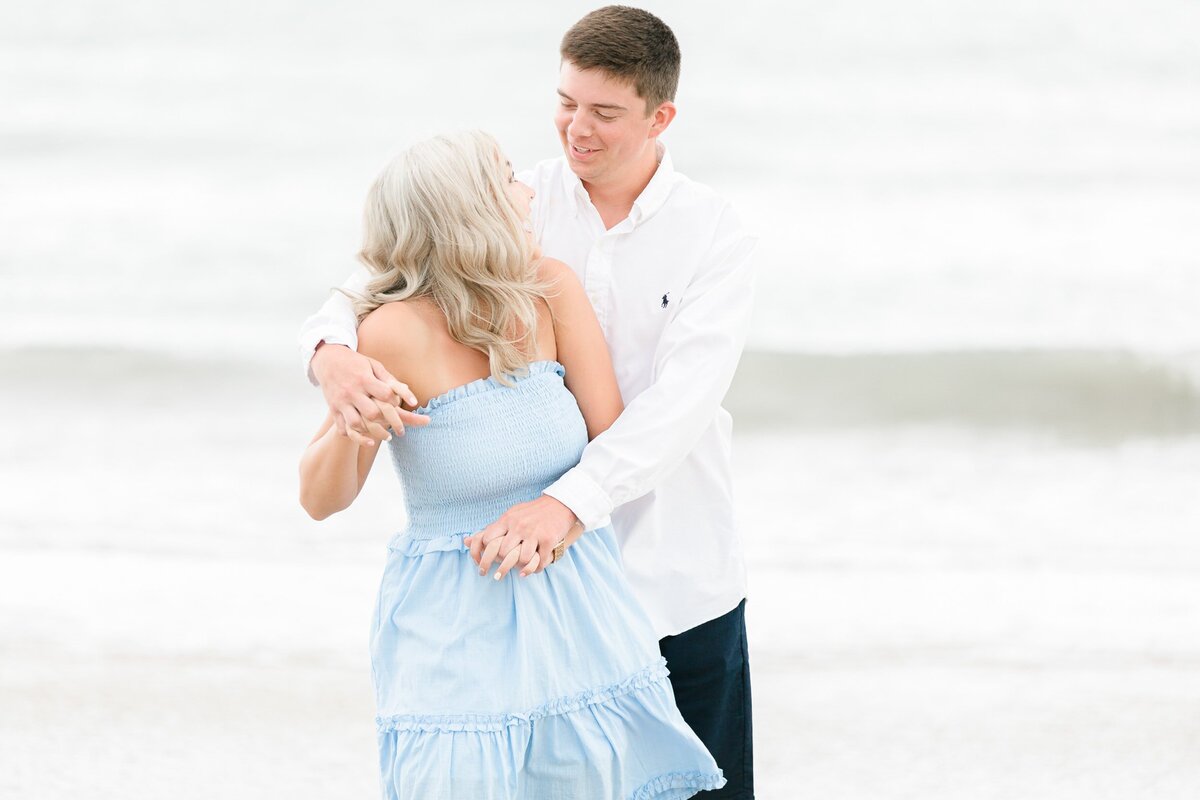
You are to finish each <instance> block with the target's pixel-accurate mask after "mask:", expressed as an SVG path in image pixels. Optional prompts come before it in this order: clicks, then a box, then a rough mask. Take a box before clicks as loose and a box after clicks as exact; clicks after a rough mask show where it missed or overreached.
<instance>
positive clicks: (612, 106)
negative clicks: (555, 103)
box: [558, 89, 629, 111]
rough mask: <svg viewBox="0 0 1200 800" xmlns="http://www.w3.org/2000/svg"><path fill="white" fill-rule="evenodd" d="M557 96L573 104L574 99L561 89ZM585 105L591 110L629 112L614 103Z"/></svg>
mask: <svg viewBox="0 0 1200 800" xmlns="http://www.w3.org/2000/svg"><path fill="white" fill-rule="evenodd" d="M558 96H559V97H561V98H562V99H564V100H570V101H571V102H572V103H574V102H575V98H574V97H571V95H569V94H567V93H566V92H564V91H563V90H562V89H559V90H558ZM587 105H589V106H591V107H592V108H607V109H611V110H613V111H628V110H629V109H628V108H626V107H625V106H619V105H617V104H616V103H588V104H587Z"/></svg>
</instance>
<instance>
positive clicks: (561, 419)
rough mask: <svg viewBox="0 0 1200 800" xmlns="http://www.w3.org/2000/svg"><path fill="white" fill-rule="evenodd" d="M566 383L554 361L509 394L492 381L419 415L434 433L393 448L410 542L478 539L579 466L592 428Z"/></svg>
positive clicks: (413, 432)
mask: <svg viewBox="0 0 1200 800" xmlns="http://www.w3.org/2000/svg"><path fill="white" fill-rule="evenodd" d="M564 375H565V369H564V368H563V365H562V364H560V363H559V362H557V361H553V360H543V361H534V362H532V363H531V364H529V367H528V372H527V373H525V374H519V375H515V376H510V378H509V380H510V381H512V385H511V386H505V385H504V384H502V383H500V382H499V381H498V380H497V379H495V378H493V377H490V376H489V377H487V378H481V379H479V380H476V381H472V382H470V383H468V384H466V385H464V386H458V387H456V388H454V389H451V390H449V391H448V392H445V393H443V394H441V395H438V396H437V397H435V398H433V399H432V400H430V401H429V402H428V403H427V404H426V405H424V406H422V407H421V408H419V409H417V413H419V414H427V415H428V416H429V418H430V421H429V424H428V425H425V426H422V427H417V426H406V427H405V433H404V435H403V436H393V437H392V439H391V441H390V442H389V446H390V451H391V456H392V464H393V466H394V467H395V469H396V472H397V474H398V475H399V477H400V480H401V482H402V483H403V484H404V495H405V498H404V501H405V507H406V509H407V511H408V527H407V529H405V531H404V538H406V539H407V540H409V541H410V542H414V543H416V542H426V541H430V540H433V539H437V538H441V537H447V536H453V535H455V534H461V533H464V532H465V533H472V532H474V531H477V530H479V529H480V528H482V527H483V526H485V525H487V524H488V523H490V522H493V521H495V519H496V518H497V517H499V516H500V515H501V514H503V513H504V512H505V511H507V510H508V509H509V508H510V507H511V506H513V505H515V504H517V503H521V502H524V501H526V500H531V499H533V498H535V497H537V496H538V495H539V494H541V491H542V489H544V488H546V487H547V486H549V485H550V484H551V483H553V482H554V481H555V480H557V479H558V478H559V477H560V476H561V475H562V474H563V473H564V472H566V471H567V470H569V469H570V468H571V467H573V466H574V465H575V464H577V463H579V456H580V454H581V453H582V452H583V448H584V447H585V446H586V445H587V441H588V439H587V426H586V424H585V423H584V420H583V415H582V414H581V413H580V411H579V406H578V404H577V403H576V402H575V397H574V395H572V394H571V392H570V391H569V390H568V389H567V388H566V386H565V384H564V383H563V377H564Z"/></svg>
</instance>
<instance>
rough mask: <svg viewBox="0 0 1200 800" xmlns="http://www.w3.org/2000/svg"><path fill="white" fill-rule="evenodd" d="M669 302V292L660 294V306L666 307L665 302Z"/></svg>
mask: <svg viewBox="0 0 1200 800" xmlns="http://www.w3.org/2000/svg"><path fill="white" fill-rule="evenodd" d="M669 302H671V293H670V292H667V293H666V294H664V295H663V296H662V308H666V307H667V303H669Z"/></svg>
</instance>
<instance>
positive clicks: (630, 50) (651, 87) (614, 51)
mask: <svg viewBox="0 0 1200 800" xmlns="http://www.w3.org/2000/svg"><path fill="white" fill-rule="evenodd" d="M559 53H560V54H561V55H562V57H563V60H564V61H570V62H571V63H572V64H574V65H575V66H576V67H577V68H579V69H581V70H589V69H598V70H601V71H603V72H606V73H608V74H609V75H611V76H612V77H614V78H618V79H620V80H623V81H625V82H627V83H630V84H632V85H633V89H634V91H635V92H637V94H638V97H640V98H642V99H643V100H645V101H646V112H647V113H650V112H652V111H654V109H656V108H658V107H659V105H660V104H661V103H663V102H665V101H667V100H674V99H675V89H676V87H678V85H679V42H677V41H676V40H675V34H674V33H672V32H671V29H670V28H668V27H667V24H666V23H665V22H663V21H662V20H661V19H659V18H658V17H656V16H654V15H653V14H651V13H650V12H649V11H643V10H642V9H640V8H630V7H629V6H605V7H604V8H598V9H596V10H595V11H593V12H591V13H590V14H588V15H587V16H585V17H584V18H583V19H581V20H579V22H576V23H575V24H574V25H572V26H571V29H570V30H569V31H567V32H566V34H565V35H564V36H563V39H562V44H561V45H560V46H559Z"/></svg>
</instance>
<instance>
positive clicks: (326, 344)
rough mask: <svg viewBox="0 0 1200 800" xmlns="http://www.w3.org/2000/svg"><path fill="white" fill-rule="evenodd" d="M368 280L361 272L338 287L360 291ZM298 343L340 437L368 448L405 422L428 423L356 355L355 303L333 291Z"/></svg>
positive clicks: (387, 376)
mask: <svg viewBox="0 0 1200 800" xmlns="http://www.w3.org/2000/svg"><path fill="white" fill-rule="evenodd" d="M369 279H370V276H369V273H368V272H367V270H366V269H365V268H362V269H359V270H358V271H357V272H355V273H354V274H352V275H351V276H350V277H349V278H347V279H346V281H345V282H344V283H343V284H342V288H344V289H347V290H349V291H352V292H361V291H363V290H364V289H365V288H366V285H367V282H368V280H369ZM299 345H300V355H301V358H302V359H303V362H304V367H305V372H306V374H307V375H308V379H309V381H311V382H312V383H313V384H314V385H316V386H320V387H321V392H322V393H323V394H324V396H325V402H326V404H327V405H328V406H329V410H330V412H332V414H333V418H334V423H335V426H336V427H337V432H338V434H340V435H342V436H346V437H347V438H349V439H350V440H351V441H354V442H356V443H357V444H359V445H360V446H363V447H370V446H372V445H373V444H374V442H375V441H378V440H380V439H383V438H384V437H385V436H386V435H387V431H386V428H388V427H390V428H391V429H392V430H395V431H400V430H403V426H404V424H405V423H407V424H409V425H423V424H426V423H427V422H428V420H429V418H428V417H425V416H420V415H417V414H413V413H412V412H411V411H406V410H405V409H403V408H401V407H400V399H401V397H402V396H404V395H403V391H402V390H401V388H400V387H403V386H404V384H402V383H401V382H400V381H398V380H396V378H395V377H394V376H393V375H392V374H391V373H390V372H388V371H387V369H385V368H384V366H383V364H381V363H379V361H377V360H376V359H373V358H368V357H366V356H364V355H361V354H359V353H358V352H356V351H355V348H356V347H357V346H358V335H357V319H356V318H355V315H354V304H353V303H352V302H351V301H350V298H348V297H347V296H346V295H344V294H342V293H341V292H333V293H332V294H331V295H330V297H329V299H328V300H326V301H325V304H324V305H323V306H321V310H320V311H318V312H317V313H316V314H313V315H312V316H311V317H309V318H308V319H307V320H305V321H304V325H303V326H302V327H301V329H300V336H299Z"/></svg>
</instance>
